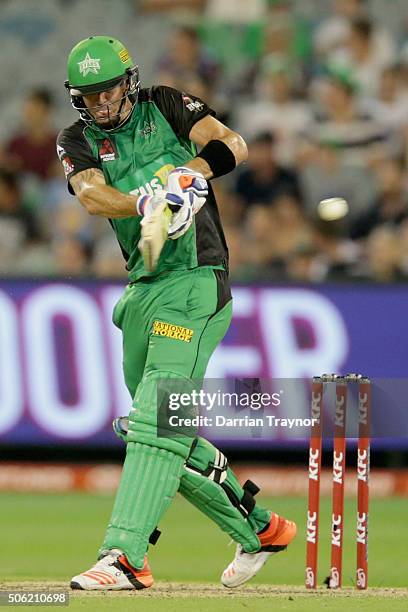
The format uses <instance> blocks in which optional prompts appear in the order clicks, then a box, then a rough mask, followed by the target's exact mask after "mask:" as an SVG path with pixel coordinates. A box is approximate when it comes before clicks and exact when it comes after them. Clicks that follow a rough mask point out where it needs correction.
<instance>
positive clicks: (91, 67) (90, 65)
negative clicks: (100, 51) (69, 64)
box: [78, 53, 101, 77]
mask: <svg viewBox="0 0 408 612" xmlns="http://www.w3.org/2000/svg"><path fill="white" fill-rule="evenodd" d="M78 66H79V72H80V73H81V74H82V76H83V77H86V76H87V75H88V74H89V73H90V72H92V74H98V72H99V71H100V69H101V60H100V59H99V58H98V59H96V58H92V57H91V56H90V55H89V53H87V54H86V55H85V57H84V59H83V60H82V62H78Z"/></svg>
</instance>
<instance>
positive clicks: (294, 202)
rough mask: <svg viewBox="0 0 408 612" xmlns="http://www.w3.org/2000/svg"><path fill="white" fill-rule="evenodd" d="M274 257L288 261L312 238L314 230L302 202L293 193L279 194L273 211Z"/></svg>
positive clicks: (272, 237) (271, 240)
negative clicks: (307, 218)
mask: <svg viewBox="0 0 408 612" xmlns="http://www.w3.org/2000/svg"><path fill="white" fill-rule="evenodd" d="M271 214H272V223H273V233H272V234H270V236H269V240H270V242H271V243H272V247H273V255H274V258H275V259H277V260H279V261H286V260H287V259H288V258H289V257H290V256H291V255H292V254H293V253H294V252H295V251H297V250H298V249H299V247H300V246H301V245H304V244H307V243H309V242H310V241H311V240H312V231H311V227H310V224H309V222H308V221H307V220H306V217H305V214H304V210H303V208H302V206H301V205H300V202H299V200H298V199H296V197H294V196H293V195H292V194H285V193H284V194H282V195H279V196H278V197H277V198H276V200H275V202H274V206H273V208H272V211H271Z"/></svg>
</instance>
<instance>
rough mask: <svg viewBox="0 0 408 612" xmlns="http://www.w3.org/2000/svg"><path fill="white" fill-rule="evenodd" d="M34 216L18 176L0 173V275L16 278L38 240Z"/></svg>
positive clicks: (4, 172) (9, 172)
mask: <svg viewBox="0 0 408 612" xmlns="http://www.w3.org/2000/svg"><path fill="white" fill-rule="evenodd" d="M39 238H40V235H39V230H38V227H37V223H36V219H35V217H34V215H33V214H32V213H31V212H30V210H28V209H27V208H25V206H24V202H23V196H22V190H21V185H20V181H19V178H18V175H17V174H16V173H15V172H14V171H11V170H6V169H4V168H1V169H0V273H1V274H5V275H10V274H13V273H14V271H15V270H16V268H17V265H18V259H19V256H20V255H21V253H23V252H24V249H25V248H26V247H27V245H29V244H30V243H31V242H34V241H37V240H39Z"/></svg>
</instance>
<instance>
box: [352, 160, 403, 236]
mask: <svg viewBox="0 0 408 612" xmlns="http://www.w3.org/2000/svg"><path fill="white" fill-rule="evenodd" d="M377 177H378V181H379V195H378V198H377V199H376V200H375V202H374V204H373V205H372V207H371V208H370V209H369V210H367V211H366V212H365V213H364V214H363V215H361V216H359V217H358V219H357V220H356V221H355V223H354V224H353V226H352V230H351V237H352V238H354V239H359V238H365V237H366V236H368V235H369V234H370V232H371V231H372V230H373V229H375V228H376V227H377V226H379V225H382V224H384V223H386V224H387V225H388V226H390V227H398V226H399V225H400V224H401V223H402V222H403V221H404V220H406V219H408V190H407V177H406V174H405V168H404V165H403V163H402V162H401V161H400V160H392V159H389V160H384V161H383V162H381V164H380V165H379V167H378V168H377Z"/></svg>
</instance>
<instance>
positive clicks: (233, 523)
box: [179, 438, 270, 553]
mask: <svg viewBox="0 0 408 612" xmlns="http://www.w3.org/2000/svg"><path fill="white" fill-rule="evenodd" d="M196 470H197V471H196ZM203 472H205V474H207V475H203ZM179 493H181V495H182V496H183V497H184V498H185V499H187V500H188V501H189V502H191V503H192V504H193V505H194V506H196V507H197V508H198V509H199V510H201V512H203V513H204V514H206V515H207V516H208V517H209V518H210V519H212V520H213V521H214V522H215V523H216V524H217V525H218V526H219V527H220V528H221V529H222V530H223V531H225V532H226V533H228V534H229V535H230V536H231V538H232V539H233V540H235V541H236V542H239V543H240V544H241V546H242V547H243V548H244V550H245V551H246V552H249V553H252V552H256V551H257V550H259V548H260V543H259V539H258V537H257V535H256V532H257V531H260V530H261V529H262V528H263V527H265V525H266V524H267V523H268V522H269V519H270V512H269V511H268V510H265V509H264V508H261V507H260V506H257V505H255V506H254V507H253V508H252V510H251V511H250V512H249V514H246V516H244V514H245V509H244V508H242V507H241V510H240V509H239V506H240V502H241V501H242V500H243V499H244V497H245V491H244V489H243V488H242V487H241V485H240V484H239V482H238V479H237V478H236V476H235V475H234V473H233V471H232V470H231V469H230V468H228V467H227V466H226V460H225V457H224V456H223V455H222V453H220V451H218V450H217V449H216V448H215V447H214V446H213V445H212V444H210V442H208V441H207V440H204V439H203V438H197V442H196V444H195V446H194V448H193V450H192V452H191V454H190V456H189V457H188V460H187V464H186V465H185V466H184V469H183V472H182V475H181V480H180V487H179Z"/></svg>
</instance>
